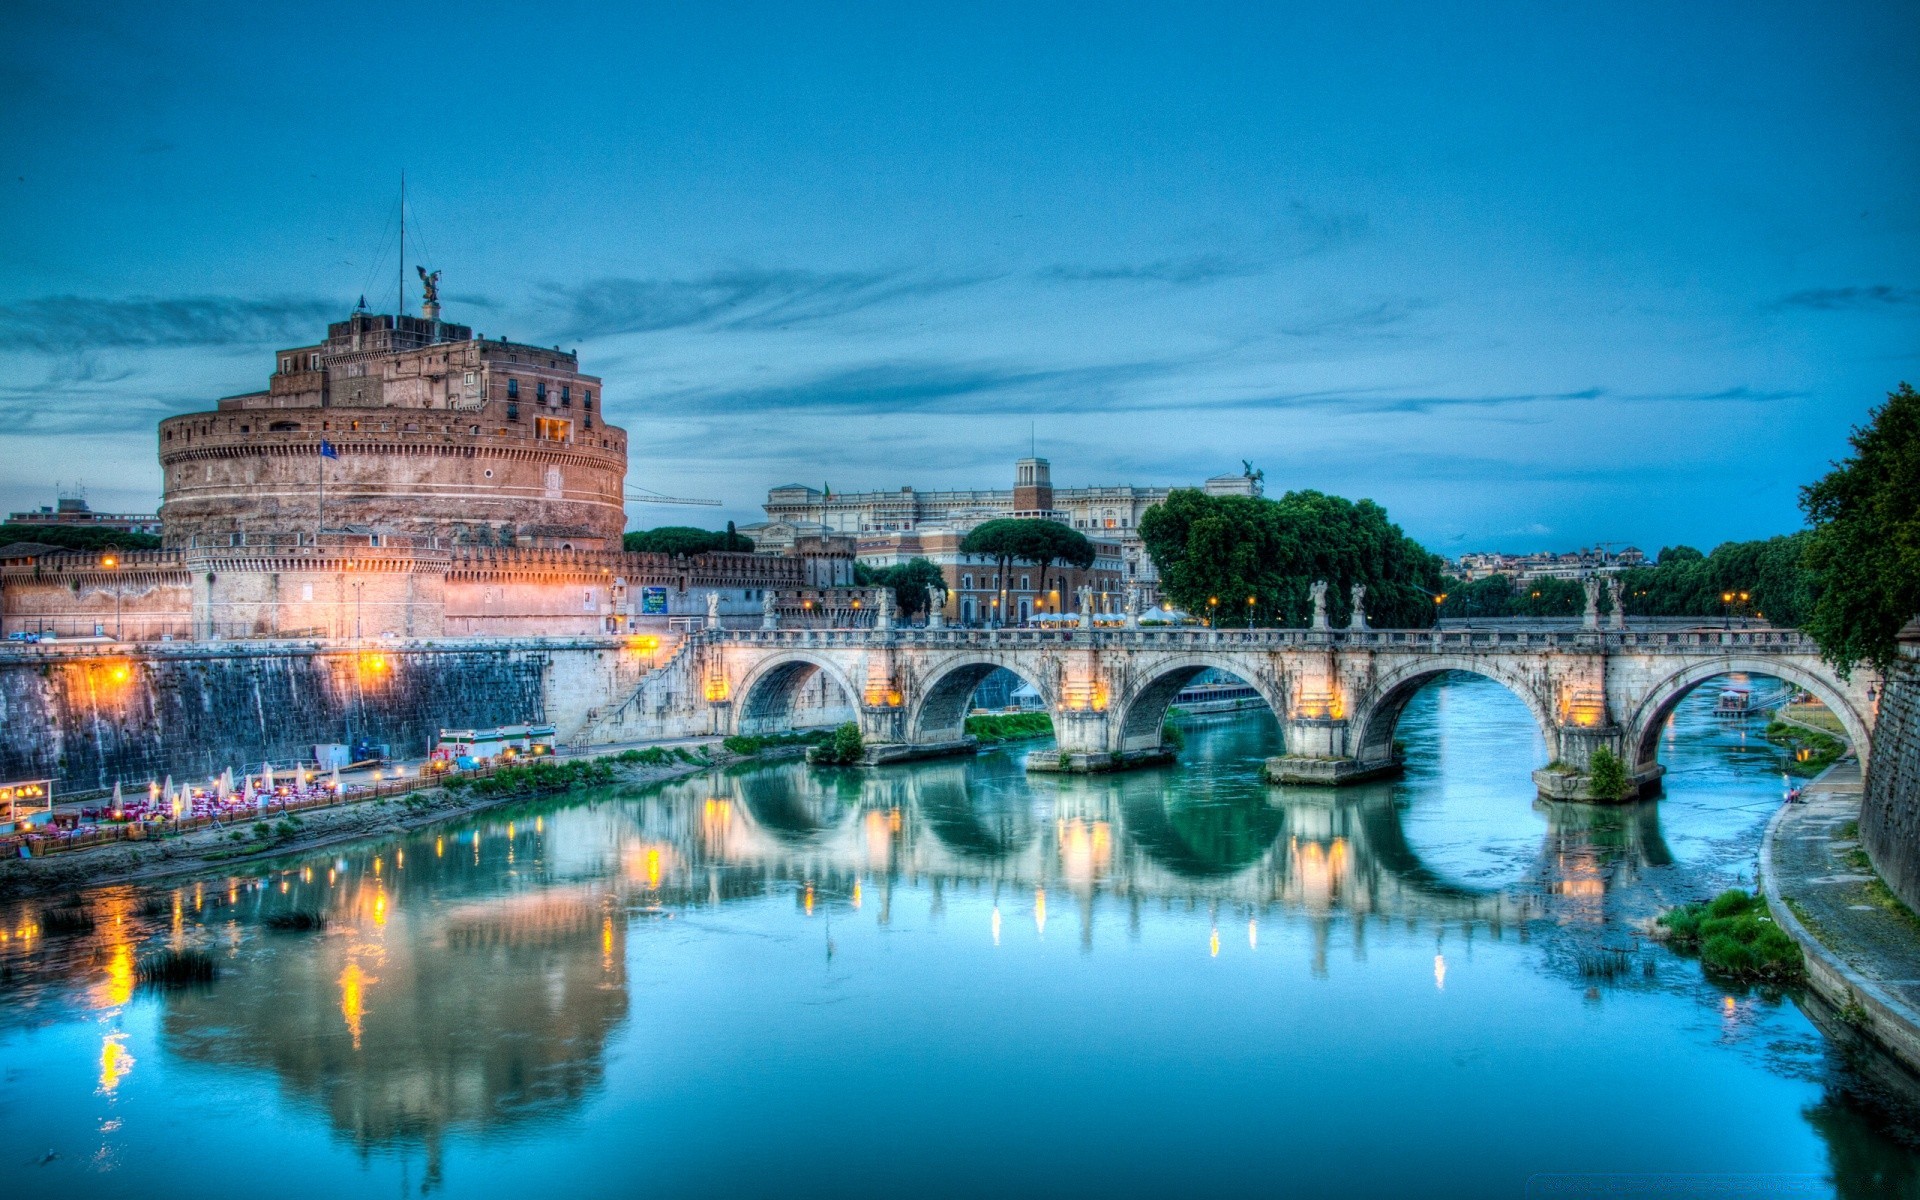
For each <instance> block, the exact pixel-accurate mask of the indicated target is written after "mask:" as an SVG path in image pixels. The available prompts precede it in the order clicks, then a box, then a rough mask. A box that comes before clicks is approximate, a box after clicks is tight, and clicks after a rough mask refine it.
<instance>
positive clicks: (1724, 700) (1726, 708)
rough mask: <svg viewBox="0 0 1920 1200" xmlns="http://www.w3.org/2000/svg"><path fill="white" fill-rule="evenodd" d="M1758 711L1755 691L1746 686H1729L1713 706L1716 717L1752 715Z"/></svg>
mask: <svg viewBox="0 0 1920 1200" xmlns="http://www.w3.org/2000/svg"><path fill="white" fill-rule="evenodd" d="M1756 711H1758V710H1756V709H1755V708H1754V707H1753V693H1752V692H1749V691H1748V690H1747V689H1746V688H1728V689H1727V690H1726V691H1724V692H1721V693H1720V699H1719V700H1717V701H1716V702H1715V703H1714V706H1713V715H1714V716H1716V717H1750V716H1752V715H1753V714H1754V713H1755V712H1756Z"/></svg>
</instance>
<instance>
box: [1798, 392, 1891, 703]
mask: <svg viewBox="0 0 1920 1200" xmlns="http://www.w3.org/2000/svg"><path fill="white" fill-rule="evenodd" d="M1869 417H1870V419H1869V420H1868V422H1867V425H1866V427H1865V428H1856V429H1854V431H1853V433H1852V435H1851V436H1850V437H1849V438H1848V439H1847V440H1848V442H1849V443H1850V444H1851V445H1852V446H1853V450H1854V454H1853V457H1852V458H1849V459H1847V460H1845V461H1844V462H1841V463H1838V464H1836V465H1835V467H1834V469H1833V470H1832V471H1830V472H1829V473H1827V474H1826V475H1825V476H1824V477H1822V478H1821V479H1819V480H1818V481H1816V482H1814V483H1812V484H1809V485H1807V486H1806V487H1804V488H1802V489H1801V491H1800V507H1801V509H1802V511H1804V512H1805V513H1806V514H1807V519H1808V520H1809V521H1810V522H1812V524H1813V531H1812V534H1811V536H1810V537H1809V538H1808V540H1807V544H1806V550H1805V555H1804V558H1803V560H1802V561H1803V562H1804V563H1805V565H1806V567H1807V569H1808V570H1809V571H1810V572H1811V573H1812V575H1813V580H1814V586H1815V588H1816V589H1817V593H1818V594H1817V596H1816V598H1815V599H1814V601H1813V605H1812V611H1811V613H1810V614H1809V615H1808V617H1807V619H1806V621H1805V625H1804V627H1805V629H1806V631H1807V632H1808V633H1809V634H1811V635H1812V636H1813V639H1814V641H1815V642H1816V643H1818V644H1819V646H1820V654H1821V657H1823V658H1825V659H1826V660H1827V661H1828V662H1830V663H1832V664H1833V665H1834V667H1835V668H1836V669H1838V670H1839V671H1840V672H1841V673H1842V674H1843V675H1845V674H1848V673H1850V672H1851V671H1852V669H1853V667H1854V666H1855V665H1856V664H1858V663H1862V662H1866V663H1871V664H1873V665H1874V666H1876V667H1879V668H1881V669H1883V670H1884V669H1885V668H1887V667H1889V666H1891V665H1892V664H1893V662H1894V659H1895V657H1896V656H1897V655H1898V653H1899V646H1898V643H1897V642H1896V640H1895V639H1896V637H1897V636H1898V634H1899V632H1900V629H1901V627H1902V626H1903V625H1905V624H1906V623H1907V622H1908V621H1909V620H1911V619H1913V617H1914V616H1915V614H1916V613H1920V393H1916V392H1915V391H1914V390H1913V387H1912V385H1911V384H1906V383H1902V384H1901V385H1900V387H1899V389H1898V390H1896V391H1894V392H1890V393H1888V395H1887V402H1886V403H1885V404H1883V405H1881V406H1880V407H1879V408H1876V409H1874V410H1873V411H1872V412H1871V413H1870V414H1869Z"/></svg>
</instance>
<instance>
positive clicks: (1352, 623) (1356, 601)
mask: <svg viewBox="0 0 1920 1200" xmlns="http://www.w3.org/2000/svg"><path fill="white" fill-rule="evenodd" d="M1347 594H1348V596H1349V597H1351V600H1352V604H1353V615H1352V616H1351V617H1349V618H1348V619H1347V628H1348V629H1365V628H1366V627H1367V607H1366V605H1367V585H1366V584H1364V583H1356V584H1354V585H1353V587H1352V588H1351V589H1350V590H1349V591H1348V593H1347Z"/></svg>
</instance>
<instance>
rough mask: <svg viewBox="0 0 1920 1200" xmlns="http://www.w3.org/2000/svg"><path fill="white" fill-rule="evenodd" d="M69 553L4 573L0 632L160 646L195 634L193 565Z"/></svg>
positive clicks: (158, 557)
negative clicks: (114, 562) (110, 561)
mask: <svg viewBox="0 0 1920 1200" xmlns="http://www.w3.org/2000/svg"><path fill="white" fill-rule="evenodd" d="M119 563H120V565H119V566H118V567H115V568H108V567H105V566H102V565H101V564H102V556H101V555H99V554H62V555H54V556H50V557H48V558H44V559H41V560H39V561H38V562H37V563H34V562H28V563H22V564H19V565H14V566H8V567H6V568H4V569H0V633H36V634H38V633H50V634H53V635H55V636H57V637H93V636H95V635H100V636H105V637H114V636H116V633H117V635H118V636H120V637H123V638H125V639H126V640H128V641H159V640H160V639H161V638H163V637H171V638H175V639H181V640H184V639H186V638H188V637H190V636H192V608H193V603H192V597H191V594H190V593H191V585H190V583H189V579H188V575H187V571H186V565H185V563H184V562H183V561H182V560H181V559H180V557H179V556H178V555H174V554H170V553H167V552H165V551H137V552H134V553H130V554H123V555H121V556H119Z"/></svg>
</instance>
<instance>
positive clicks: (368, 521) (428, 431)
mask: <svg viewBox="0 0 1920 1200" xmlns="http://www.w3.org/2000/svg"><path fill="white" fill-rule="evenodd" d="M277 358H278V362H277V364H276V366H277V369H276V370H275V371H274V373H273V376H272V378H271V380H270V381H269V386H268V388H267V390H266V391H264V392H252V393H249V394H247V395H242V396H229V397H227V398H225V399H223V400H221V401H220V402H219V406H218V407H217V408H216V409H214V410H213V411H211V412H198V413H186V414H183V415H181V416H177V417H171V418H168V419H167V420H165V421H162V422H161V424H160V466H161V470H162V473H163V475H164V483H163V485H162V502H161V506H160V520H161V527H162V531H163V532H162V536H163V538H164V539H165V542H166V545H167V546H168V547H171V548H180V549H191V548H210V547H215V546H219V547H233V546H253V547H270V546H271V547H288V546H299V545H316V544H318V543H319V541H320V540H321V538H322V536H324V535H341V534H350V535H365V536H367V537H370V538H372V539H373V540H374V544H378V543H379V539H380V538H381V537H383V536H404V537H416V538H417V537H428V538H433V539H436V540H437V543H438V544H440V545H442V546H446V547H448V548H452V547H458V546H541V547H551V548H556V549H576V550H618V549H619V548H620V536H621V533H622V531H623V530H624V529H625V527H626V509H625V503H624V499H625V497H624V487H625V482H626V468H627V435H626V431H625V430H622V429H619V428H617V427H615V426H612V425H609V424H607V423H606V422H605V421H603V420H602V419H601V413H602V411H603V408H602V396H601V391H600V380H599V379H598V378H596V377H594V376H591V375H582V374H580V371H579V361H578V359H577V358H576V357H575V356H574V355H573V354H572V353H569V352H567V351H563V350H560V349H558V348H555V349H546V348H544V347H540V346H529V345H523V344H520V343H516V342H508V341H506V340H505V339H504V338H503V339H501V340H498V341H488V340H485V339H484V338H475V337H474V336H473V331H472V330H471V329H469V328H468V327H467V326H464V325H453V324H448V323H446V322H443V321H441V320H440V319H439V305H438V304H436V303H431V302H429V303H428V305H427V306H426V309H425V315H424V316H422V317H409V316H399V317H393V316H386V315H381V314H373V313H369V312H366V311H364V310H361V311H356V312H355V313H354V314H353V315H352V316H351V317H349V318H348V319H347V320H345V321H339V322H335V323H333V324H331V325H329V326H328V327H327V338H326V340H325V341H324V342H321V343H319V344H318V345H312V346H300V347H296V348H293V349H289V350H282V351H280V352H279V354H278V355H277Z"/></svg>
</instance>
